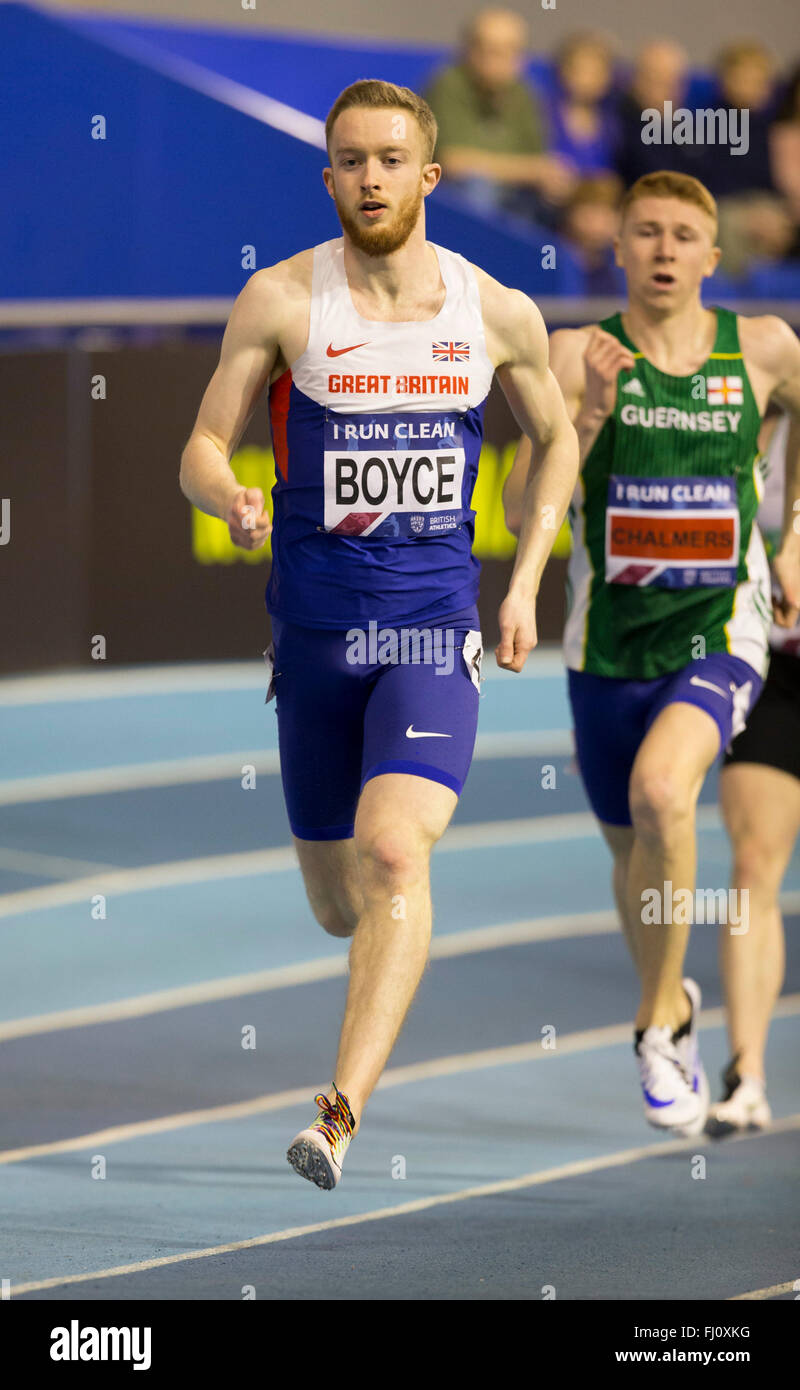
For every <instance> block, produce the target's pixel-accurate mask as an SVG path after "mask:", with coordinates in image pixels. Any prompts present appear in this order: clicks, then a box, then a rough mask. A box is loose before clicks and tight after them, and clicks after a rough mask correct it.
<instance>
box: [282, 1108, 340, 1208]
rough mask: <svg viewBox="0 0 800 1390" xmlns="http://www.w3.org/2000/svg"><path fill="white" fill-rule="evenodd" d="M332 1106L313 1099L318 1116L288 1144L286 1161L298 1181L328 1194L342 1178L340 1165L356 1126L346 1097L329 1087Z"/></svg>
mask: <svg viewBox="0 0 800 1390" xmlns="http://www.w3.org/2000/svg"><path fill="white" fill-rule="evenodd" d="M333 1089H334V1090H335V1092H336V1103H335V1104H332V1103H331V1101H329V1100H328V1097H327V1096H325V1095H318V1096H315V1097H314V1100H315V1102H316V1104H317V1105H318V1106H319V1114H318V1115H317V1118H316V1120H314V1122H313V1124H310V1125H309V1127H308V1129H301V1131H300V1133H299V1134H298V1135H297V1136H296V1138H295V1139H293V1140H292V1142H291V1144H290V1146H289V1149H288V1150H287V1153H286V1157H287V1158H288V1160H289V1162H290V1163H291V1165H292V1167H293V1168H294V1171H295V1172H296V1173H299V1174H300V1176H301V1178H308V1180H309V1182H315V1183H316V1184H317V1187H324V1188H325V1189H326V1191H330V1189H331V1188H332V1187H335V1186H336V1184H337V1182H338V1181H339V1179H340V1177H341V1176H342V1163H343V1162H344V1156H345V1154H346V1153H347V1149H348V1146H349V1144H350V1140H351V1139H352V1137H353V1130H354V1129H355V1125H356V1122H355V1120H354V1118H353V1112H352V1110H351V1109H350V1105H349V1103H348V1100H347V1096H344V1095H342V1092H341V1091H340V1090H339V1088H338V1087H337V1085H336V1082H334V1083H333Z"/></svg>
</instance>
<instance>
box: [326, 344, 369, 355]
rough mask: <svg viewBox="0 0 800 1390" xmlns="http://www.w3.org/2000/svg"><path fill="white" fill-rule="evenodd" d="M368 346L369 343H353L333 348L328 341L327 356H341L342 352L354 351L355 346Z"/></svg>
mask: <svg viewBox="0 0 800 1390" xmlns="http://www.w3.org/2000/svg"><path fill="white" fill-rule="evenodd" d="M360 347H369V343H353V346H352V347H346V348H335V347H334V346H333V344H332V343H328V356H329V357H341V355H342V353H343V352H355V350H356V348H360Z"/></svg>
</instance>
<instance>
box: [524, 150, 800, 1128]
mask: <svg viewBox="0 0 800 1390" xmlns="http://www.w3.org/2000/svg"><path fill="white" fill-rule="evenodd" d="M716 230H717V225H716V205H715V203H714V199H713V198H712V197H711V195H710V193H709V192H708V190H707V189H706V188H705V187H704V186H703V184H701V183H699V182H698V180H697V179H693V178H691V177H689V176H688V175H682V174H672V173H669V172H664V173H656V174H648V175H645V177H644V178H641V179H639V180H638V181H637V182H636V183H635V184H634V185H633V186H632V188H630V189H629V190H628V193H627V194H626V196H625V198H624V200H623V209H622V225H621V230H620V236H619V238H618V242H617V260H618V263H619V264H620V265H621V266H622V267H623V268H624V270H625V272H626V277H627V286H628V300H629V304H628V308H627V309H626V310H625V311H624V312H623V313H622V314H614V315H612V316H611V318H609V319H606V320H605V321H604V322H603V323H602V324H599V325H597V324H594V325H590V326H589V327H587V328H580V329H574V330H572V329H568V330H564V331H560V332H558V333H555V334H554V335H553V340H552V364H553V372H554V374H555V376H556V378H557V380H558V382H559V384H560V386H561V389H562V391H563V392H564V397H565V399H566V402H567V408H568V410H569V411H570V415H571V418H572V419H573V420H574V422H575V425H576V428H577V431H578V438H579V440H580V446H581V477H580V481H579V484H578V488H577V490H576V494H575V497H574V499H573V504H572V507H571V509H570V521H571V524H572V532H573V551H572V556H571V559H570V569H569V597H570V609H569V614H568V617H567V623H566V628H565V633H564V654H565V660H566V664H567V667H568V677H569V693H570V702H571V705H572V714H573V721H574V727H575V741H576V749H577V756H578V762H579V766H580V770H581V776H582V778H583V781H584V785H585V787H586V791H587V794H588V797H589V800H590V802H591V805H592V809H593V811H594V813H595V815H596V816H597V818H598V820H599V822H600V828H601V830H602V832H603V835H604V836H605V839H606V841H607V842H608V844H609V846H610V848H611V851H612V853H613V856H614V891H615V895H616V899H617V905H618V908H619V912H620V917H621V920H622V925H623V928H624V930H625V935H626V938H627V942H628V946H629V948H630V951H631V954H632V956H633V959H634V962H635V964H636V966H637V969H638V973H639V977H640V981H641V997H640V1002H639V1008H638V1010H637V1014H636V1021H635V1044H634V1045H635V1051H636V1055H637V1058H638V1062H639V1070H640V1079H641V1085H642V1091H643V1096H644V1109H645V1116H646V1118H647V1120H648V1122H649V1123H650V1124H652V1125H654V1126H655V1127H657V1128H660V1129H671V1130H673V1131H674V1132H676V1133H678V1134H696V1133H699V1132H700V1130H701V1129H702V1128H703V1125H704V1124H705V1120H706V1115H707V1111H708V1082H707V1080H706V1077H705V1073H704V1071H703V1067H702V1064H701V1062H700V1059H699V1056H698V1051H697V1038H696V1033H697V1015H698V1013H699V1008H700V990H699V988H698V986H697V984H696V983H695V982H694V981H693V980H683V981H682V979H681V972H682V964H683V959H684V955H685V952H686V946H687V943H688V938H689V925H690V923H691V922H692V920H693V917H694V894H695V873H696V855H697V850H696V838H695V807H696V804H697V798H698V796H699V794H700V788H701V787H702V784H703V780H704V778H705V775H706V772H707V771H708V769H709V767H710V766H711V763H712V762H713V761H714V759H715V758H716V757H717V755H718V754H719V752H720V750H721V749H723V748H725V747H727V745H728V744H729V743H730V741H731V737H732V736H733V735H735V734H736V733H737V732H738V731H739V729H740V728H742V727H743V725H744V721H745V719H746V717H747V713H748V711H749V709H750V708H751V707H752V705H753V704H754V702H755V700H756V699H757V697H758V694H759V691H760V689H761V685H762V681H763V677H764V675H765V672H766V667H767V638H768V631H769V624H770V606H771V605H770V586H769V570H768V565H767V560H766V555H765V553H764V545H763V542H762V539H761V536H760V534H759V531H758V527H757V526H756V525H755V524H754V517H755V512H756V507H757V503H758V485H757V481H756V460H757V458H758V431H759V426H760V422H761V416H762V415H763V412H764V410H765V408H766V405H767V402H768V401H769V400H774V401H776V402H777V403H778V404H780V405H783V406H784V407H785V409H786V410H788V411H790V412H792V414H793V415H794V416H795V418H797V417H798V416H800V343H798V340H797V338H796V337H795V334H794V333H793V332H792V330H791V329H790V328H789V326H788V325H787V324H786V323H785V322H784V321H783V320H782V319H780V318H776V317H774V316H773V315H767V316H765V317H763V318H751V319H748V318H742V317H737V315H736V314H733V313H731V312H730V311H729V310H727V309H716V310H715V309H705V308H703V305H702V303H701V301H700V290H701V287H702V283H703V280H704V279H705V278H707V277H708V276H710V275H712V274H713V272H714V269H715V267H716V265H717V263H718V260H719V257H720V251H719V248H718V247H717V246H716V245H715V240H716ZM530 458H531V446H530V443H529V442H528V440H526V439H523V440H522V441H521V444H520V447H519V451H518V454H517V457H516V459H515V463H514V468H513V470H512V472H511V474H510V475H509V479H508V480H507V484H506V488H505V491H504V499H505V505H506V517H507V521H508V524H509V526H510V527H511V529H515V527H516V526H517V525H518V522H519V509H520V499H521V496H522V494H523V489H524V487H525V480H526V478H527V476H528V466H529V462H530ZM787 492H788V495H789V498H790V499H797V498H799V497H800V458H798V457H797V456H795V457H793V458H791V459H787ZM791 515H792V513H791V505H790V504H789V505H787V517H789V518H790V517H791ZM775 571H776V574H777V575H778V577H779V579H780V582H781V584H782V587H783V592H784V595H785V603H784V605H783V607H782V609H781V611H780V612H778V611H777V610H776V618H777V621H779V622H781V623H785V624H790V623H792V622H793V621H794V619H795V618H796V617H797V611H798V606H800V536H799V535H797V534H796V532H795V531H794V530H793V529H792V525H791V521H790V520H788V521H787V524H786V526H785V527H784V532H783V537H782V541H781V545H780V548H779V551H778V554H777V555H776V558H775Z"/></svg>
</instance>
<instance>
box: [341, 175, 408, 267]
mask: <svg viewBox="0 0 800 1390" xmlns="http://www.w3.org/2000/svg"><path fill="white" fill-rule="evenodd" d="M422 199H423V192H422V187H421V186H420V187H419V188H418V189H417V190H416V192H415V193H410V194H409V195H408V197H407V198H406V200H405V202H404V203H401V204H400V206H399V207H398V209H397V212H396V213H395V215H394V218H393V219H392V223H391V226H388V227H381V226H376V227H365V226H362V224H361V223H360V222H357V221H356V219H355V217H353V216H352V215H351V213H349V212H348V211H347V209H346V208H345V207H343V206H342V204H341V203H340V202H339V199H338V198H334V201H335V203H336V211H337V212H338V214H339V221H340V222H341V224H342V231H343V232H344V233H345V235H346V236H347V237H349V239H350V241H351V242H352V243H353V245H354V246H355V248H356V250H357V251H363V252H364V254H365V255H367V256H390V255H391V254H392V252H393V251H399V250H400V247H401V246H405V244H406V242H407V241H408V238H409V237H410V236H411V233H412V232H413V230H414V228H415V226H416V225H417V219H418V217H419V213H420V208H421V207H422Z"/></svg>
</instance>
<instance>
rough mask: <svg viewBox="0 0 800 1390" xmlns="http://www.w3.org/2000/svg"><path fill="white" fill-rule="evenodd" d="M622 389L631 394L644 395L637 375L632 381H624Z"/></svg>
mask: <svg viewBox="0 0 800 1390" xmlns="http://www.w3.org/2000/svg"><path fill="white" fill-rule="evenodd" d="M622 389H623V391H628V392H629V393H630V395H632V396H643V395H644V388H643V386H642V383H641V381H639V379H638V377H634V378H633V381H626V383H625V385H624V386H623V388H622Z"/></svg>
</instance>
